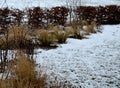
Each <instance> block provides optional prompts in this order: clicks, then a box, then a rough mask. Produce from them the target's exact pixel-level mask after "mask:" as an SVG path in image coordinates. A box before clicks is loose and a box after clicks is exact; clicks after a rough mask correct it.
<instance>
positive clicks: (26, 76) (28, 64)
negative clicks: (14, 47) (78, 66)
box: [0, 52, 46, 88]
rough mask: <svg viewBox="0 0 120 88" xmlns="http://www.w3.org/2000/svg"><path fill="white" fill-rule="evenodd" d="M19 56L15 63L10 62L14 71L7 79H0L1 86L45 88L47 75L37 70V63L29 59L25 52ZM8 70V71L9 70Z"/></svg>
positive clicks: (4, 87) (11, 69)
mask: <svg viewBox="0 0 120 88" xmlns="http://www.w3.org/2000/svg"><path fill="white" fill-rule="evenodd" d="M17 54H18V56H17V58H16V60H15V62H14V63H9V65H11V64H12V66H10V67H11V68H9V67H8V69H7V70H8V71H9V72H10V73H12V74H11V75H10V76H9V77H8V78H7V79H1V80H0V88H45V84H46V76H45V75H42V74H39V75H38V73H37V72H36V71H35V63H34V62H33V61H32V60H29V58H27V57H26V56H25V54H23V53H21V52H20V53H17ZM8 71H6V72H8Z"/></svg>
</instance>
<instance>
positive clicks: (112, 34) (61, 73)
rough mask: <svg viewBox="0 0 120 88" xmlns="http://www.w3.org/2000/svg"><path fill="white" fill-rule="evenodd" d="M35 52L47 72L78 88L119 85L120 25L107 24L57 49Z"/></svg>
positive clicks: (113, 87)
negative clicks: (99, 29) (85, 37)
mask: <svg viewBox="0 0 120 88" xmlns="http://www.w3.org/2000/svg"><path fill="white" fill-rule="evenodd" d="M36 53H37V54H36V55H35V58H36V62H37V63H38V64H42V66H45V67H46V68H47V74H48V75H50V76H53V77H58V79H60V80H67V81H70V82H71V83H72V84H73V85H75V86H77V87H78V88H79V86H82V88H120V69H119V68H120V25H105V26H103V30H102V33H97V34H92V35H90V36H88V39H83V40H78V39H72V38H69V39H68V40H67V43H66V44H61V45H60V46H59V47H58V48H57V49H51V50H42V49H38V50H36Z"/></svg>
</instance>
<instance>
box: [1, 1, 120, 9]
mask: <svg viewBox="0 0 120 88" xmlns="http://www.w3.org/2000/svg"><path fill="white" fill-rule="evenodd" d="M5 1H6V3H5ZM66 1H68V2H70V3H71V1H72V0H0V8H2V7H6V6H8V7H10V8H11V7H13V8H19V9H23V8H26V7H34V6H40V7H53V6H65V5H66ZM73 1H74V2H75V1H77V2H78V1H81V5H90V6H99V5H102V6H104V5H111V4H112V5H113V4H114V5H120V0H73ZM72 4H73V2H72ZM75 5H76V4H75Z"/></svg>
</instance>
